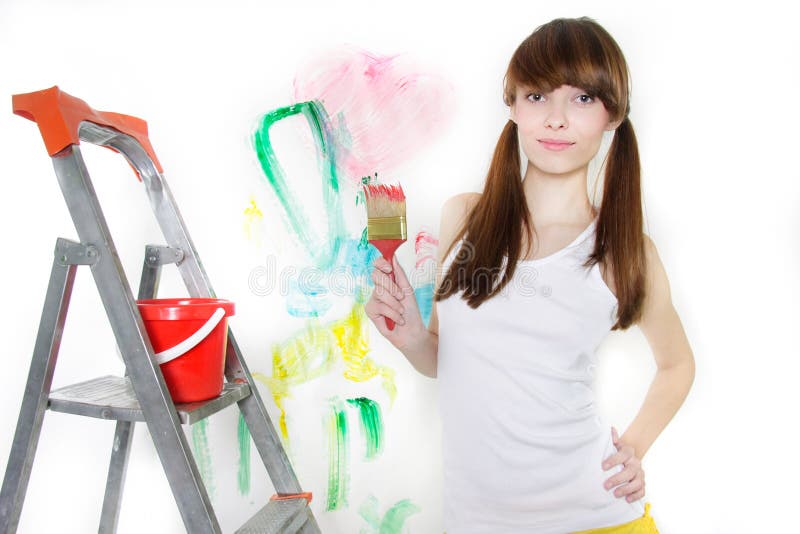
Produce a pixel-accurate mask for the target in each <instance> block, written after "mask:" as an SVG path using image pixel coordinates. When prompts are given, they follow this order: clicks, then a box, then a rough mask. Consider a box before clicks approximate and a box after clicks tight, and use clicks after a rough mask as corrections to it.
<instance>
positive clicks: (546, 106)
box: [511, 85, 619, 174]
mask: <svg viewBox="0 0 800 534" xmlns="http://www.w3.org/2000/svg"><path fill="white" fill-rule="evenodd" d="M511 120H513V121H514V122H515V123H516V124H517V130H518V131H519V136H520V143H522V150H523V152H524V153H525V155H526V156H527V157H528V161H529V162H530V163H529V164H530V165H533V166H534V167H535V168H537V169H539V170H540V171H542V172H544V173H547V174H568V173H571V172H575V171H577V170H579V169H585V168H587V167H588V165H589V162H590V161H591V160H592V158H593V157H594V156H595V154H597V151H598V150H599V148H600V143H601V141H602V140H603V132H604V131H606V130H613V129H615V128H616V127H617V126H619V122H614V123H610V122H609V114H608V111H606V108H605V106H604V105H603V103H602V102H601V101H600V99H598V98H594V97H591V96H589V95H587V94H586V91H584V90H583V89H581V88H579V87H573V86H571V85H562V86H561V87H559V88H557V89H555V90H553V91H552V92H550V93H544V94H543V93H539V92H537V91H535V90H532V89H530V88H529V87H518V88H517V95H516V100H515V102H514V104H512V105H511Z"/></svg>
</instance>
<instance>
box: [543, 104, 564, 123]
mask: <svg viewBox="0 0 800 534" xmlns="http://www.w3.org/2000/svg"><path fill="white" fill-rule="evenodd" d="M545 126H547V127H549V128H554V129H557V128H563V127H565V126H567V115H566V113H565V112H564V107H563V106H562V105H560V103H558V102H552V103H551V105H550V106H549V109H548V110H547V116H546V117H545Z"/></svg>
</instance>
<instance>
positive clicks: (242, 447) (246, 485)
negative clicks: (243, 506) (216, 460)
mask: <svg viewBox="0 0 800 534" xmlns="http://www.w3.org/2000/svg"><path fill="white" fill-rule="evenodd" d="M237 437H238V442H239V469H238V470H237V472H236V483H237V486H238V488H239V495H247V494H249V493H250V430H249V429H248V428H247V423H246V422H245V420H244V415H243V414H242V412H239V425H238V429H237Z"/></svg>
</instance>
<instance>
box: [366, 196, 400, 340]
mask: <svg viewBox="0 0 800 534" xmlns="http://www.w3.org/2000/svg"><path fill="white" fill-rule="evenodd" d="M364 197H365V199H366V205H367V240H368V241H369V242H370V243H372V244H373V245H374V246H375V248H377V249H378V250H380V252H381V254H382V255H383V257H384V258H386V259H387V260H388V262H389V264H392V258H393V257H394V251H395V250H397V247H399V246H400V245H402V244H403V243H404V242H405V241H406V196H405V194H404V193H403V188H402V187H400V186H399V185H384V184H380V185H379V184H364ZM389 276H390V277H391V279H392V282H395V283H397V282H396V280H395V277H394V269H392V271H391V273H389ZM384 319H386V328H388V329H389V330H394V321H393V320H392V319H389V318H388V317H384Z"/></svg>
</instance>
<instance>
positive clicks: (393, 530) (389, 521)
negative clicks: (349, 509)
mask: <svg viewBox="0 0 800 534" xmlns="http://www.w3.org/2000/svg"><path fill="white" fill-rule="evenodd" d="M420 511H421V509H420V507H419V506H417V505H416V504H414V503H413V502H411V500H410V499H403V500H401V501H398V502H396V503H395V504H394V505H393V506H392V507H391V508H389V509H388V510H387V511H386V513H385V514H384V515H383V516H381V514H380V512H379V510H378V499H377V498H376V497H375V496H374V495H369V496H368V497H367V498H366V499H365V500H364V502H363V503H362V504H361V506H360V507H359V508H358V514H359V515H360V516H361V517H362V518H363V519H364V521H366V522H367V525H369V526H368V527H367V528H362V529H361V530H360V534H402V533H403V532H406V530H405V529H404V527H405V523H406V520H407V519H408V518H409V517H410V516H411V515H413V514H416V513H419V512H420Z"/></svg>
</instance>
